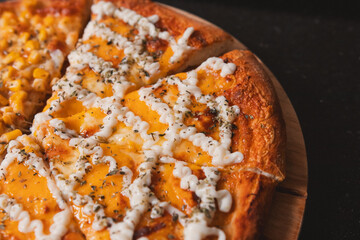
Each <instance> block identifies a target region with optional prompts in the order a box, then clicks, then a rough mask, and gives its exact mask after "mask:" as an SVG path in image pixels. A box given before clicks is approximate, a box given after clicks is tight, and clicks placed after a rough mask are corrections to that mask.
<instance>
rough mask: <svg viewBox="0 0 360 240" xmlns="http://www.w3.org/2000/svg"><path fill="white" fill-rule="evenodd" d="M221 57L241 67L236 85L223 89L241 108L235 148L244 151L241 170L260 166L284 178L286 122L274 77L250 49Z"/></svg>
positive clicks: (230, 100)
mask: <svg viewBox="0 0 360 240" xmlns="http://www.w3.org/2000/svg"><path fill="white" fill-rule="evenodd" d="M221 58H223V59H224V60H225V61H228V62H233V63H235V64H236V65H237V66H238V67H237V69H236V72H235V78H236V84H234V86H233V87H232V88H231V89H229V90H226V91H224V92H223V95H225V97H226V98H227V99H228V101H229V102H230V104H236V105H237V106H239V108H240V111H241V113H240V116H239V117H238V118H237V120H236V121H235V125H236V127H237V129H235V130H234V137H233V145H232V148H233V149H232V150H233V151H235V150H237V151H240V152H242V153H243V154H244V162H243V164H242V165H243V166H242V170H246V169H249V168H250V169H252V168H257V169H259V170H262V171H265V172H267V173H269V174H271V175H273V176H274V178H275V179H276V180H280V181H281V180H283V179H284V177H285V173H284V171H285V142H286V136H285V123H284V120H283V117H282V112H281V108H280V105H279V100H278V98H277V95H276V93H275V90H274V87H273V85H272V83H271V80H270V78H269V76H268V75H267V74H266V72H265V71H264V69H263V67H262V65H261V63H259V61H258V60H257V59H256V57H255V56H254V55H253V54H252V53H251V52H250V51H239V50H234V51H232V52H229V53H227V54H225V55H224V56H222V57H221Z"/></svg>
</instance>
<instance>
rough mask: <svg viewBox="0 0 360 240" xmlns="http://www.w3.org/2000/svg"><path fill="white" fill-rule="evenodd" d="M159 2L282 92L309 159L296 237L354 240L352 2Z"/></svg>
mask: <svg viewBox="0 0 360 240" xmlns="http://www.w3.org/2000/svg"><path fill="white" fill-rule="evenodd" d="M0 1H2V0H0ZM160 2H163V3H166V4H169V5H172V6H174V7H178V8H180V9H183V10H186V11H188V12H191V13H194V14H196V15H198V16H200V17H202V18H204V19H206V20H208V21H210V22H213V23H214V24H216V25H218V26H220V27H221V28H223V29H225V30H226V31H227V32H229V33H231V34H232V35H234V36H235V37H236V38H238V39H239V40H240V41H241V42H242V43H244V44H245V45H246V46H247V47H248V48H249V49H250V50H252V51H253V52H254V53H255V54H256V55H258V56H259V57H260V58H261V59H262V60H263V61H264V63H265V64H266V65H267V66H268V67H269V68H270V69H271V71H272V72H273V73H274V74H275V76H276V77H277V79H278V80H279V82H280V83H281V84H282V86H283V87H284V89H285V91H286V93H287V94H288V96H289V98H290V100H291V102H292V104H293V106H294V108H295V110H296V112H297V114H298V117H299V120H300V123H301V126H302V130H303V134H304V138H305V143H306V148H307V154H308V164H309V188H308V193H309V196H308V200H307V204H306V210H305V217H304V222H303V226H302V231H301V233H300V239H360V153H359V152H360V11H359V10H360V8H359V4H358V3H356V2H355V1H354V2H346V1H336V2H335V3H333V2H331V1H326V2H316V1H311V2H310V1H285V0H274V1H266V0H263V1H256V2H254V1H246V2H244V1H230V0H221V1H219V0H218V1H215V0H207V1H205V0H197V1H195V0H181V1H180V0H160Z"/></svg>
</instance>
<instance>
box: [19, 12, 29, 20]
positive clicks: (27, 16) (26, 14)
mask: <svg viewBox="0 0 360 240" xmlns="http://www.w3.org/2000/svg"><path fill="white" fill-rule="evenodd" d="M20 17H21V18H23V19H26V20H27V19H29V18H30V17H31V12H30V11H29V10H28V9H25V10H24V11H22V12H21V13H20Z"/></svg>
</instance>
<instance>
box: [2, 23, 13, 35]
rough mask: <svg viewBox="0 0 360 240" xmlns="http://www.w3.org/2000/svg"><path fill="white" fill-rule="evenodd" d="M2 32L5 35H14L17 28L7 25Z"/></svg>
mask: <svg viewBox="0 0 360 240" xmlns="http://www.w3.org/2000/svg"><path fill="white" fill-rule="evenodd" d="M1 31H2V32H3V33H4V35H5V34H11V33H14V32H15V28H14V27H12V26H10V25H5V26H4V27H3V28H2V29H1Z"/></svg>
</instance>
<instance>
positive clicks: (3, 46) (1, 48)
mask: <svg viewBox="0 0 360 240" xmlns="http://www.w3.org/2000/svg"><path fill="white" fill-rule="evenodd" d="M8 46H9V43H8V41H6V40H5V39H1V40H0V51H4V50H5V49H6V48H7V47H8Z"/></svg>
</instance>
